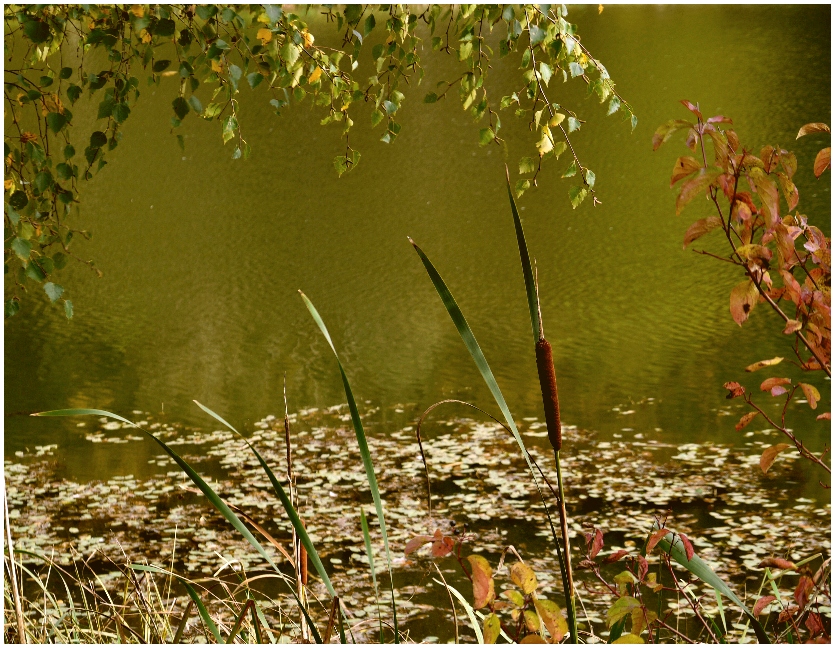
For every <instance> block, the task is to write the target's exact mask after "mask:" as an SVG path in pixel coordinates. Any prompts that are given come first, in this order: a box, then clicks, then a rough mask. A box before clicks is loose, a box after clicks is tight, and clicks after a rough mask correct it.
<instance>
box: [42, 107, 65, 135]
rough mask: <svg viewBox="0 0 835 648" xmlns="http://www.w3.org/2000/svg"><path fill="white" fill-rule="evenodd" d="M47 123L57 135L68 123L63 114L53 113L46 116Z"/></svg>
mask: <svg viewBox="0 0 835 648" xmlns="http://www.w3.org/2000/svg"><path fill="white" fill-rule="evenodd" d="M46 123H47V125H48V126H49V128H50V130H51V131H52V132H53V133H57V132H58V131H60V130H61V129H62V128H63V127H64V125H65V124H66V123H67V118H66V117H64V115H62V114H61V113H54V112H51V113H49V114H48V115H47V116H46Z"/></svg>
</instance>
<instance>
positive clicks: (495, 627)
mask: <svg viewBox="0 0 835 648" xmlns="http://www.w3.org/2000/svg"><path fill="white" fill-rule="evenodd" d="M501 630H502V624H501V621H500V620H499V617H497V616H496V615H495V614H493V613H490V614H488V615H487V616H486V617H484V643H486V644H494V643H496V639H498V638H499V634H501Z"/></svg>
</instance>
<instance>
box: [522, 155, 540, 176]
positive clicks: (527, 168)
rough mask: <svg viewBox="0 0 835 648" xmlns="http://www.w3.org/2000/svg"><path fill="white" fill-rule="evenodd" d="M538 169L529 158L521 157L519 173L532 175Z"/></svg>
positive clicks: (535, 163) (534, 161)
mask: <svg viewBox="0 0 835 648" xmlns="http://www.w3.org/2000/svg"><path fill="white" fill-rule="evenodd" d="M538 168H539V165H538V164H537V162H536V160H534V159H533V158H531V157H523V158H522V159H521V160H519V173H533V172H534V171H536V170H537V169H538Z"/></svg>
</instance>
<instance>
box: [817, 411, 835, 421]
mask: <svg viewBox="0 0 835 648" xmlns="http://www.w3.org/2000/svg"><path fill="white" fill-rule="evenodd" d="M817 420H818V421H831V420H832V413H831V412H824V413H823V414H818V416H817Z"/></svg>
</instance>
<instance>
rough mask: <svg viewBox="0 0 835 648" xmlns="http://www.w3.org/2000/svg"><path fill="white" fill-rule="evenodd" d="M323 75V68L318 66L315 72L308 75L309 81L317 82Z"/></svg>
mask: <svg viewBox="0 0 835 648" xmlns="http://www.w3.org/2000/svg"><path fill="white" fill-rule="evenodd" d="M320 76H322V68H320V67H317V68H316V69H315V70H313V72H311V73H310V76H309V77H307V82H308V83H316V82H317V81H318V80H319V77H320Z"/></svg>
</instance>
